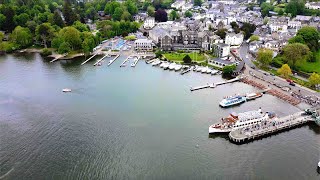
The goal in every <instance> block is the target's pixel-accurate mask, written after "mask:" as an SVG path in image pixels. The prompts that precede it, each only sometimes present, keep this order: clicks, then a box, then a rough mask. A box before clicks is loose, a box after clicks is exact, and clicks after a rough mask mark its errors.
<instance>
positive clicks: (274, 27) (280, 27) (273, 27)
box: [269, 22, 288, 33]
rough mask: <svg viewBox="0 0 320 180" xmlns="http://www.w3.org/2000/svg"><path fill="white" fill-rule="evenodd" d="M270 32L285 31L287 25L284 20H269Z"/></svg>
mask: <svg viewBox="0 0 320 180" xmlns="http://www.w3.org/2000/svg"><path fill="white" fill-rule="evenodd" d="M269 28H270V32H271V33H272V32H278V31H283V32H285V31H287V29H288V25H287V23H285V22H271V23H269Z"/></svg>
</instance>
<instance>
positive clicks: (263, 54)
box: [257, 48, 273, 67]
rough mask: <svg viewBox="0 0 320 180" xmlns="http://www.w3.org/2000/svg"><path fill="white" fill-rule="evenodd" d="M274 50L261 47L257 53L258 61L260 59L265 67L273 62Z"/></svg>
mask: <svg viewBox="0 0 320 180" xmlns="http://www.w3.org/2000/svg"><path fill="white" fill-rule="evenodd" d="M272 57H273V51H272V50H270V49H265V48H261V49H259V50H258V53H257V61H259V62H260V63H261V64H262V66H263V67H266V66H268V65H269V64H270V63H271V62H272Z"/></svg>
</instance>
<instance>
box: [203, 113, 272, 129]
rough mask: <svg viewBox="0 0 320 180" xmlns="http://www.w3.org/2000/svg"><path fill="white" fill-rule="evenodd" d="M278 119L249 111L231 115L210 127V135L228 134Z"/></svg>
mask: <svg viewBox="0 0 320 180" xmlns="http://www.w3.org/2000/svg"><path fill="white" fill-rule="evenodd" d="M274 119H276V116H275V114H274V113H269V112H266V113H263V112H262V111H261V109H259V110H258V111H247V112H243V113H239V114H237V113H230V115H229V116H228V117H226V118H221V120H220V122H219V123H216V124H213V125H211V126H209V133H210V134H211V133H227V132H231V131H232V130H236V129H240V128H245V127H247V126H251V125H254V124H260V123H263V122H266V121H269V120H270V121H271V120H274Z"/></svg>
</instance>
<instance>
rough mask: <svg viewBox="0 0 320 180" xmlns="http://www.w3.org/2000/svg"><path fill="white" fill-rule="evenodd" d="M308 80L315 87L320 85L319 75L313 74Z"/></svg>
mask: <svg viewBox="0 0 320 180" xmlns="http://www.w3.org/2000/svg"><path fill="white" fill-rule="evenodd" d="M308 80H309V83H310V85H311V86H312V87H315V86H317V85H319V84H320V75H319V74H317V73H312V74H311V76H310V77H309V79H308Z"/></svg>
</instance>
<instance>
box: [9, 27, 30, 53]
mask: <svg viewBox="0 0 320 180" xmlns="http://www.w3.org/2000/svg"><path fill="white" fill-rule="evenodd" d="M10 41H11V42H13V43H15V44H16V45H17V46H18V47H19V48H24V47H27V46H29V45H30V44H31V43H32V34H31V32H30V30H29V29H28V28H23V27H21V26H17V27H16V28H15V29H14V30H13V31H12V33H11V34H10Z"/></svg>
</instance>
